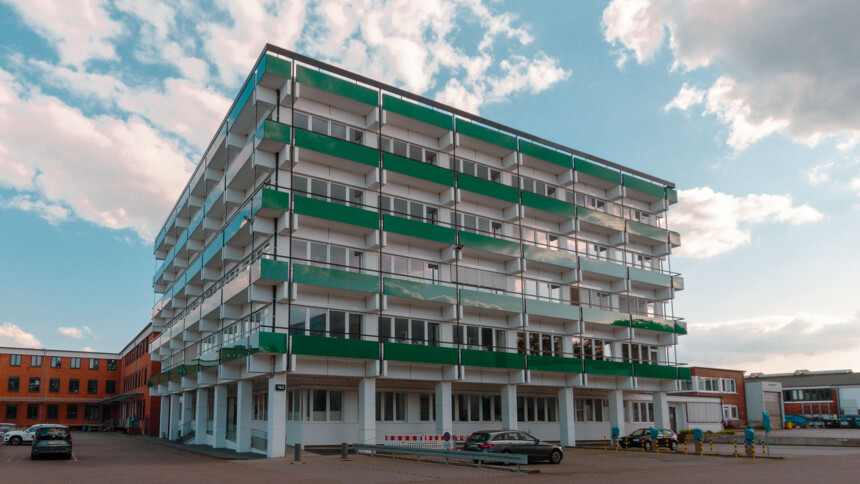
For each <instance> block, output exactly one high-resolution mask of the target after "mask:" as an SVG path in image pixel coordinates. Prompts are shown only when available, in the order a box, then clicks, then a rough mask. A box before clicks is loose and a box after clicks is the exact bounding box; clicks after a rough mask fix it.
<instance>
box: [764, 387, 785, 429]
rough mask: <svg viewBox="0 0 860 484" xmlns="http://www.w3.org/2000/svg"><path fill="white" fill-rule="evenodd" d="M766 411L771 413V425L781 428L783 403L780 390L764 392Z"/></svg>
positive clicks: (774, 427)
mask: <svg viewBox="0 0 860 484" xmlns="http://www.w3.org/2000/svg"><path fill="white" fill-rule="evenodd" d="M764 411H765V412H767V414H768V415H770V426H771V427H772V428H773V429H781V428H782V404H781V403H780V401H779V393H778V392H764Z"/></svg>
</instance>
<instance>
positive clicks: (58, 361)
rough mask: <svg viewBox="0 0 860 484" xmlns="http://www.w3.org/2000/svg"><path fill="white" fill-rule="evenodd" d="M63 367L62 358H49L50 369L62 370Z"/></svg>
mask: <svg viewBox="0 0 860 484" xmlns="http://www.w3.org/2000/svg"><path fill="white" fill-rule="evenodd" d="M62 366H63V358H61V357H59V356H52V357H51V368H62Z"/></svg>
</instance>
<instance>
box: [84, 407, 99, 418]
mask: <svg viewBox="0 0 860 484" xmlns="http://www.w3.org/2000/svg"><path fill="white" fill-rule="evenodd" d="M98 419H99V406H98V405H85V406H84V420H98Z"/></svg>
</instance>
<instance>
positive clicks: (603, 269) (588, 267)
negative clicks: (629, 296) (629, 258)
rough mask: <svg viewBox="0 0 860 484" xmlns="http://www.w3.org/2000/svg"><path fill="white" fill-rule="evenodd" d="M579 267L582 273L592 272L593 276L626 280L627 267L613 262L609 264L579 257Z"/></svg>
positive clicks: (605, 261) (604, 261)
mask: <svg viewBox="0 0 860 484" xmlns="http://www.w3.org/2000/svg"><path fill="white" fill-rule="evenodd" d="M579 267H580V268H581V269H582V270H583V271H587V272H593V273H595V274H602V275H604V276H609V277H613V278H616V279H626V278H627V267H625V266H623V265H621V264H616V263H615V262H609V261H607V260H594V259H589V258H588V257H581V256H580V258H579Z"/></svg>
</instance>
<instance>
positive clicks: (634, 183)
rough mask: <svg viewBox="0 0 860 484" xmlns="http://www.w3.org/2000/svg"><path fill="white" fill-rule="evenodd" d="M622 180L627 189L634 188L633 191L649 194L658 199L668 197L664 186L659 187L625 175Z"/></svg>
mask: <svg viewBox="0 0 860 484" xmlns="http://www.w3.org/2000/svg"><path fill="white" fill-rule="evenodd" d="M622 179H623V181H624V186H625V187H627V188H632V189H633V190H637V191H640V192H642V193H647V194H648V195H652V196H655V197H657V198H664V197H665V196H666V190H665V189H664V187H663V185H657V184H655V183H651V182H649V181H645V180H643V179H641V178H636V177H634V176H630V175H624V176H623V177H622Z"/></svg>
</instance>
